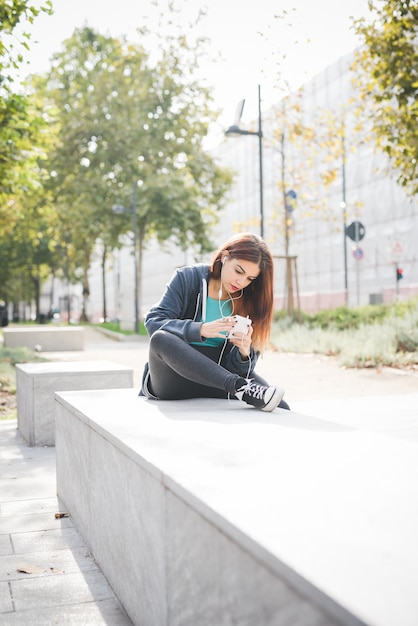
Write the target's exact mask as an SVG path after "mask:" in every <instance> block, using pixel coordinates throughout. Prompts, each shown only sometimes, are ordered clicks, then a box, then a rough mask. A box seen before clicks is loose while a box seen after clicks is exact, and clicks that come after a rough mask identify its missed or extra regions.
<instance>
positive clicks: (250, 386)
mask: <svg viewBox="0 0 418 626" xmlns="http://www.w3.org/2000/svg"><path fill="white" fill-rule="evenodd" d="M264 390H265V387H263V386H262V385H259V384H258V383H255V382H253V380H252V379H250V380H249V381H248V382H247V384H246V385H243V386H242V387H241V389H240V391H243V392H244V393H247V394H248V395H249V396H253V398H258V399H259V400H262V399H263V392H264Z"/></svg>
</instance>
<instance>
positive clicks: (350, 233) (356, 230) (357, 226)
mask: <svg viewBox="0 0 418 626" xmlns="http://www.w3.org/2000/svg"><path fill="white" fill-rule="evenodd" d="M345 234H346V235H347V237H350V239H351V240H352V241H361V240H362V239H363V237H364V235H365V234H366V228H365V226H364V225H363V224H362V223H361V222H352V223H351V224H350V225H349V226H346V229H345Z"/></svg>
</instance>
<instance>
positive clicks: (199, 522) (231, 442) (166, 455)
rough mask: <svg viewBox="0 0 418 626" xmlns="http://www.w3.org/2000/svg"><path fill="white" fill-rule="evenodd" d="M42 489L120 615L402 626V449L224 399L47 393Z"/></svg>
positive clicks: (407, 581)
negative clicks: (52, 487) (50, 455)
mask: <svg viewBox="0 0 418 626" xmlns="http://www.w3.org/2000/svg"><path fill="white" fill-rule="evenodd" d="M56 456H57V491H58V496H59V498H60V499H61V500H62V501H63V502H64V503H65V506H66V510H68V511H69V512H70V514H71V516H72V518H73V520H74V522H75V524H76V525H77V526H78V529H79V530H80V532H81V534H82V535H83V537H84V539H85V541H86V542H87V544H88V545H89V547H90V549H91V551H92V553H93V555H94V557H95V559H96V560H97V562H98V564H99V566H100V568H101V570H102V571H103V573H104V575H105V576H106V578H107V580H108V581H109V583H110V585H111V586H112V588H113V590H114V591H115V593H116V595H117V596H118V598H119V599H120V601H121V603H122V605H123V606H124V608H125V610H126V612H127V613H128V615H129V617H130V618H131V620H132V621H133V623H134V624H137V625H140V624H141V625H142V624H158V625H159V626H180V625H181V626H214V625H216V626H218V624H222V625H223V626H232V624H239V626H261V625H262V626H281V625H284V624H286V625H288V624H292V626H298V625H299V626H313V625H315V626H318V625H320V626H329V625H331V624H333V625H337V624H340V625H341V624H351V625H354V624H369V625H373V626H393V625H394V624H402V626H415V625H416V619H417V615H418V594H417V593H416V581H417V580H418V540H417V531H416V529H417V528H418V498H417V485H418V455H417V454H416V447H415V446H414V445H411V444H410V443H408V442H402V441H398V440H395V439H392V438H389V437H385V436H384V435H377V434H373V433H369V432H364V431H360V430H356V429H354V428H350V427H347V426H341V425H338V424H334V423H329V422H325V421H322V420H320V419H316V418H311V417H307V416H303V415H300V414H297V413H292V412H288V411H283V410H277V411H275V412H274V413H273V414H268V413H261V412H258V411H256V410H254V409H252V408H250V407H246V406H243V405H242V404H241V403H240V402H236V401H229V402H228V401H222V400H204V399H202V400H189V401H178V402H155V401H150V400H146V399H144V398H140V397H138V396H137V390H135V389H133V390H115V391H111V390H109V391H106V392H102V393H100V392H91V391H90V392H89V391H86V392H64V393H63V392H59V393H57V394H56Z"/></svg>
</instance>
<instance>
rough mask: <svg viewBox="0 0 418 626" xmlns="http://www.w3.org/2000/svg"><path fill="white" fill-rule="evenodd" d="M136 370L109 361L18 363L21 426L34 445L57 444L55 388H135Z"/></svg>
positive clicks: (17, 387)
mask: <svg viewBox="0 0 418 626" xmlns="http://www.w3.org/2000/svg"><path fill="white" fill-rule="evenodd" d="M133 377H134V372H133V370H132V369H130V368H128V367H125V366H123V365H119V364H117V363H111V362H109V361H80V362H77V361H69V362H48V363H20V364H17V365H16V400H17V420H18V428H19V430H20V432H21V434H22V435H23V437H24V438H25V440H26V441H27V443H28V445H30V446H53V445H55V415H54V410H55V399H54V392H55V391H68V390H73V389H79V390H81V389H115V388H119V389H122V388H127V387H131V388H132V387H133Z"/></svg>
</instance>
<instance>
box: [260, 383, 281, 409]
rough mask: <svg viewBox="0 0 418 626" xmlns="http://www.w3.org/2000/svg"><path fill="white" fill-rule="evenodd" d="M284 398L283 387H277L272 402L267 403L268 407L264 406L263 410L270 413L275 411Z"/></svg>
mask: <svg viewBox="0 0 418 626" xmlns="http://www.w3.org/2000/svg"><path fill="white" fill-rule="evenodd" d="M283 396H284V389H282V388H281V387H276V389H275V390H274V393H273V395H272V396H271V398H270V400H269V401H268V402H267V404H266V406H264V407H263V408H262V409H261V410H262V411H269V412H270V411H274V409H275V408H276V407H277V406H278V405H279V404H280V402H281V399H282V398H283Z"/></svg>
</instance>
